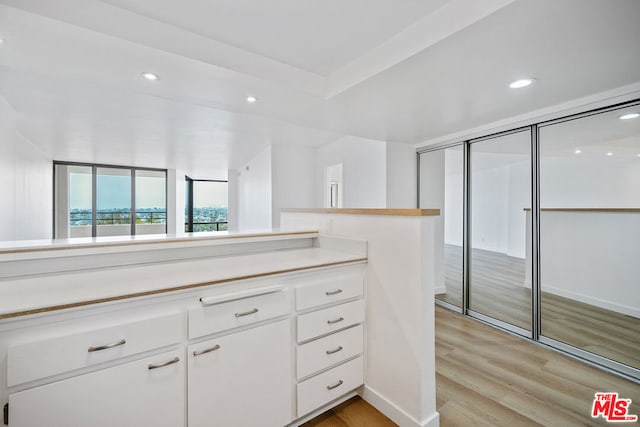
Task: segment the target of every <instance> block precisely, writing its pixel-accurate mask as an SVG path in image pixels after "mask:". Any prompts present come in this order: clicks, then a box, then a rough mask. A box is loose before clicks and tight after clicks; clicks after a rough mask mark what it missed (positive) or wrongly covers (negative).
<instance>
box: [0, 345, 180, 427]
mask: <svg viewBox="0 0 640 427" xmlns="http://www.w3.org/2000/svg"><path fill="white" fill-rule="evenodd" d="M183 358H184V356H183V353H182V351H170V352H166V353H162V354H158V355H155V356H151V357H147V358H144V359H141V360H137V361H134V362H130V363H125V364H123V365H118V366H115V367H112V368H107V369H102V370H99V371H96V372H92V373H88V374H84V375H79V376H77V377H72V378H69V379H65V380H62V381H58V382H54V383H51V384H47V385H43V386H40V387H35V388H32V389H28V390H25V391H21V392H17V393H13V394H11V395H9V408H10V423H9V425H10V426H11V427H36V426H47V427H88V426H91V427H113V426H122V427H140V426H153V427H165V426H166V427H180V426H184V396H185V394H184V367H185V363H184V360H183Z"/></svg>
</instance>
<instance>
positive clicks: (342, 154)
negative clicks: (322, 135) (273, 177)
mask: <svg viewBox="0 0 640 427" xmlns="http://www.w3.org/2000/svg"><path fill="white" fill-rule="evenodd" d="M386 159H387V147H386V142H384V141H376V140H371V139H364V138H356V137H352V136H346V137H343V138H340V139H338V140H336V141H334V142H331V143H329V144H326V145H323V146H321V147H319V148H318V149H317V150H316V162H315V170H316V173H315V175H316V177H317V178H318V177H322V178H321V179H317V178H316V180H315V181H316V183H315V186H316V190H315V193H316V195H315V206H316V207H322V206H323V201H324V200H325V198H326V194H325V192H326V189H325V188H324V185H323V183H324V173H325V170H326V168H327V167H328V166H332V165H335V164H338V163H342V164H343V165H344V177H343V179H344V185H343V187H344V193H343V194H344V207H345V208H384V207H386V206H387V160H386Z"/></svg>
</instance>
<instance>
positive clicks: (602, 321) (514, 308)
mask: <svg viewBox="0 0 640 427" xmlns="http://www.w3.org/2000/svg"><path fill="white" fill-rule="evenodd" d="M525 268H526V267H525V262H524V260H522V259H519V258H513V257H509V256H507V255H505V254H501V253H497V252H490V251H485V250H480V249H474V250H473V254H472V265H471V286H472V288H471V305H470V308H471V309H472V310H474V311H476V312H479V313H482V314H485V315H487V316H491V317H493V318H495V319H498V320H502V321H504V322H507V323H510V324H512V325H515V326H519V327H521V328H523V329H527V330H530V329H531V327H530V325H531V290H530V289H529V288H526V287H525V286H523V283H524V278H525ZM445 285H446V288H447V292H446V294H440V295H437V296H436V298H438V299H440V300H443V301H446V302H449V303H451V304H454V305H456V306H460V303H461V299H462V297H461V289H462V288H461V286H462V248H460V247H459V246H453V245H445ZM542 333H543V335H544V336H546V337H549V338H553V339H556V340H558V341H562V342H565V343H567V344H570V345H572V346H574V347H578V348H582V349H584V350H587V351H590V352H593V353H595V354H599V355H601V356H604V357H607V358H610V359H613V360H616V361H618V362H621V363H624V364H627V365H629V366H633V367H636V368H639V369H640V319H639V318H636V317H632V316H628V315H625V314H621V313H617V312H615V311H611V310H606V309H603V308H600V307H596V306H593V305H589V304H584V303H581V302H578V301H574V300H571V299H568V298H563V297H560V296H557V295H554V294H550V293H547V292H543V293H542Z"/></svg>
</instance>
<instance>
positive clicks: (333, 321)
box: [327, 317, 344, 325]
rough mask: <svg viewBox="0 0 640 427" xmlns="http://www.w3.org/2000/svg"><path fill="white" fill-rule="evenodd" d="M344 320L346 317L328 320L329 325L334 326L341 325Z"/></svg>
mask: <svg viewBox="0 0 640 427" xmlns="http://www.w3.org/2000/svg"><path fill="white" fill-rule="evenodd" d="M343 320H344V317H338V318H337V319H336V320H327V323H328V324H330V325H333V324H334V323H339V322H342V321H343Z"/></svg>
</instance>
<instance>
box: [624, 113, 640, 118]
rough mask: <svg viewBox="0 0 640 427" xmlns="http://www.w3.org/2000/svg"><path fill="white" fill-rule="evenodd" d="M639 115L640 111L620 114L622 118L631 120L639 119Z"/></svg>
mask: <svg viewBox="0 0 640 427" xmlns="http://www.w3.org/2000/svg"><path fill="white" fill-rule="evenodd" d="M638 117H640V113H628V114H625V115H623V116H620V117H619V118H620V120H631V119H637V118H638Z"/></svg>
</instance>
